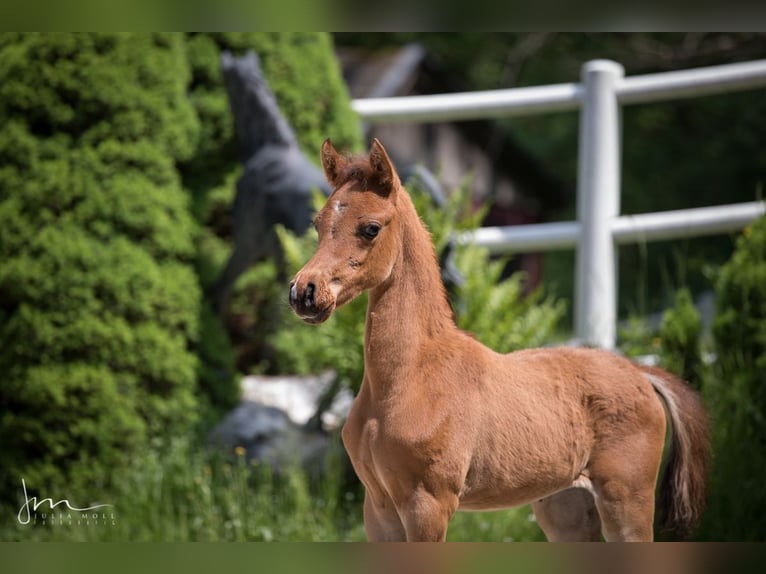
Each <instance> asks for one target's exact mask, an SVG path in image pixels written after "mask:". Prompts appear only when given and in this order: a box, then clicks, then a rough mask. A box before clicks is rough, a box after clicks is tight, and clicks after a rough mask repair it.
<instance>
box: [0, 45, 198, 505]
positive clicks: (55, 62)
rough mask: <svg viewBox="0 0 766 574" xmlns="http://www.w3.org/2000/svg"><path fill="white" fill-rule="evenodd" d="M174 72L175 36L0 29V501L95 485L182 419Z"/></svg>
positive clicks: (187, 334) (186, 134) (189, 408)
mask: <svg viewBox="0 0 766 574" xmlns="http://www.w3.org/2000/svg"><path fill="white" fill-rule="evenodd" d="M189 79H190V74H189V68H188V66H187V65H186V59H185V50H184V43H183V38H182V37H181V36H176V35H172V34H141V35H138V34H4V35H2V36H0V121H2V124H3V130H2V132H0V259H1V260H2V266H0V373H2V378H1V379H0V404H1V405H2V414H0V444H2V445H3V447H2V449H1V450H0V466H1V467H2V468H3V473H2V478H0V500H3V501H13V502H14V503H15V501H16V499H17V498H18V497H19V493H20V484H19V483H20V480H21V478H22V477H24V478H25V480H26V484H27V486H28V488H29V489H30V491H33V492H34V491H36V490H37V489H41V488H45V490H46V492H50V493H51V494H53V493H56V492H58V493H60V494H61V496H62V497H63V496H69V497H75V496H77V494H78V493H81V496H83V497H85V496H99V495H100V492H101V490H100V489H102V488H105V487H107V486H108V485H109V484H111V482H112V481H113V479H114V478H115V476H116V475H117V474H119V473H120V471H121V470H123V469H125V468H126V464H127V458H128V457H129V456H130V455H131V454H132V453H136V452H140V451H143V450H144V449H146V448H148V447H149V446H150V445H151V444H152V439H153V438H156V437H165V436H172V435H176V434H184V433H186V432H188V431H189V429H190V428H191V427H192V425H193V424H194V422H195V420H196V417H197V409H196V406H197V398H196V396H195V383H196V372H195V370H196V368H197V361H196V358H195V355H194V353H193V352H192V348H193V346H194V345H195V344H196V341H197V336H198V330H199V304H200V291H199V287H198V282H197V278H196V276H195V274H194V271H193V268H192V265H191V263H192V261H193V256H194V251H195V246H194V234H195V230H196V226H195V223H194V221H193V219H192V218H191V216H190V212H189V206H188V202H187V196H186V194H185V193H184V191H183V189H182V188H181V185H180V179H179V176H178V173H177V171H176V169H175V163H176V162H178V161H180V160H183V159H186V158H189V157H191V155H192V152H193V150H194V148H195V146H196V142H197V136H198V131H199V125H198V122H197V120H196V115H195V113H194V109H193V108H192V107H191V105H190V104H189V102H188V100H187V97H186V88H187V85H188V82H189ZM30 494H32V492H30ZM80 500H82V501H83V502H84V501H85V500H87V498H85V499H83V498H81V499H80Z"/></svg>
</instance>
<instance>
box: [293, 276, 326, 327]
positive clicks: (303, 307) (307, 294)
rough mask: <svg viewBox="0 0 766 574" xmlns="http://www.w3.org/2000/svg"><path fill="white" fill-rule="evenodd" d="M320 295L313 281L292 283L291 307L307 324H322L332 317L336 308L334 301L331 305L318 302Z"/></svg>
mask: <svg viewBox="0 0 766 574" xmlns="http://www.w3.org/2000/svg"><path fill="white" fill-rule="evenodd" d="M318 295H319V293H318V289H317V286H316V284H314V283H313V282H311V281H308V282H305V283H303V282H299V281H293V282H292V283H290V295H289V297H288V299H289V301H290V307H292V308H293V311H295V314H296V315H298V317H300V318H301V319H303V320H304V321H305V322H306V323H311V324H318V323H322V322H324V321H325V320H327V318H328V317H329V316H330V315H332V312H333V309H334V308H335V304H334V301H332V302H330V303H329V304H328V303H326V302H324V301H318V299H319V296H318Z"/></svg>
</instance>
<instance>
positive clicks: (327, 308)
mask: <svg viewBox="0 0 766 574" xmlns="http://www.w3.org/2000/svg"><path fill="white" fill-rule="evenodd" d="M322 167H323V168H324V173H325V176H326V177H327V181H328V182H329V183H330V186H331V187H332V188H333V190H334V191H333V192H332V194H331V195H330V197H329V198H328V200H327V203H326V204H325V205H324V207H323V208H322V209H321V210H320V211H319V213H318V214H317V216H316V219H315V225H316V229H317V232H318V234H319V246H318V247H317V250H316V253H315V254H314V256H313V257H312V258H311V259H310V260H309V262H308V263H306V265H305V266H304V267H303V269H301V270H300V271H299V272H298V274H297V275H296V276H295V279H294V280H293V282H292V283H291V285H290V305H291V306H292V308H293V310H294V311H295V313H296V314H297V315H298V316H299V317H300V318H301V319H303V320H304V321H306V322H307V323H314V324H318V323H322V322H323V321H325V320H326V319H327V318H328V317H329V316H330V315H331V314H332V313H333V311H334V310H335V309H336V308H337V307H340V306H341V305H343V304H345V303H348V302H349V301H351V300H352V299H353V298H354V297H356V296H357V295H359V294H360V293H362V292H363V291H366V290H367V289H372V288H374V287H376V286H378V285H380V284H381V283H383V282H385V281H386V280H387V279H388V278H389V276H390V275H391V271H392V269H393V267H394V264H395V262H396V260H397V257H398V256H399V253H400V243H401V233H400V221H399V218H398V217H397V215H398V214H397V209H396V203H397V196H398V192H399V188H400V183H399V176H398V175H397V174H396V171H395V170H394V166H393V165H392V163H391V160H390V159H389V157H388V154H386V150H385V149H383V146H382V145H381V144H380V142H379V141H378V140H377V139H376V140H373V143H372V147H371V148H370V153H369V155H368V156H363V157H359V158H346V157H344V156H342V155H340V154H338V152H337V151H335V149H334V148H333V147H332V144H331V143H330V140H329V139H328V140H326V141H325V142H324V144H322Z"/></svg>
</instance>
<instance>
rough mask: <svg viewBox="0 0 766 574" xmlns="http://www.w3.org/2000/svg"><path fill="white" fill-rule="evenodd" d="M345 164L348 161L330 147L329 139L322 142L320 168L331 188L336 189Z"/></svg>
mask: <svg viewBox="0 0 766 574" xmlns="http://www.w3.org/2000/svg"><path fill="white" fill-rule="evenodd" d="M347 162H348V160H346V158H345V157H343V156H342V155H340V154H339V153H338V152H337V151H335V148H334V147H332V142H331V141H330V138H327V139H326V140H324V143H323V144H322V168H323V169H324V176H325V177H326V178H327V182H328V183H329V184H330V185H331V186H332V187H333V188H336V187H338V185H337V184H338V178H339V177H340V174H341V172H342V171H343V168H345V167H346V163H347Z"/></svg>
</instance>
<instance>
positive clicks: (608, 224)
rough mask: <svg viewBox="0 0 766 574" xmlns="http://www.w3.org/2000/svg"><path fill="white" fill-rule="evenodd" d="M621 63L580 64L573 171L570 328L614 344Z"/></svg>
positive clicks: (584, 338)
mask: <svg viewBox="0 0 766 574" xmlns="http://www.w3.org/2000/svg"><path fill="white" fill-rule="evenodd" d="M624 73H625V71H624V69H623V67H622V66H621V65H620V64H618V63H616V62H612V61H609V60H593V61H590V62H587V63H586V64H585V65H584V66H583V67H582V83H583V88H584V93H583V103H582V112H581V114H580V141H579V159H578V172H579V173H578V177H577V181H578V183H577V219H578V221H579V222H580V226H581V227H580V229H581V233H580V240H579V242H578V246H577V263H576V266H577V269H576V273H577V275H576V284H575V309H574V316H575V317H574V318H575V331H576V336H577V338H578V339H579V340H580V342H581V343H582V344H586V345H594V346H598V347H604V348H607V349H611V348H614V346H615V338H616V323H617V295H616V282H617V274H616V271H617V260H616V250H615V243H614V239H613V237H612V222H613V221H614V219H615V218H616V217H617V216H618V215H619V212H620V106H619V104H618V102H617V93H616V90H617V87H618V84H619V82H620V81H621V80H622V78H623V76H624Z"/></svg>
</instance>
